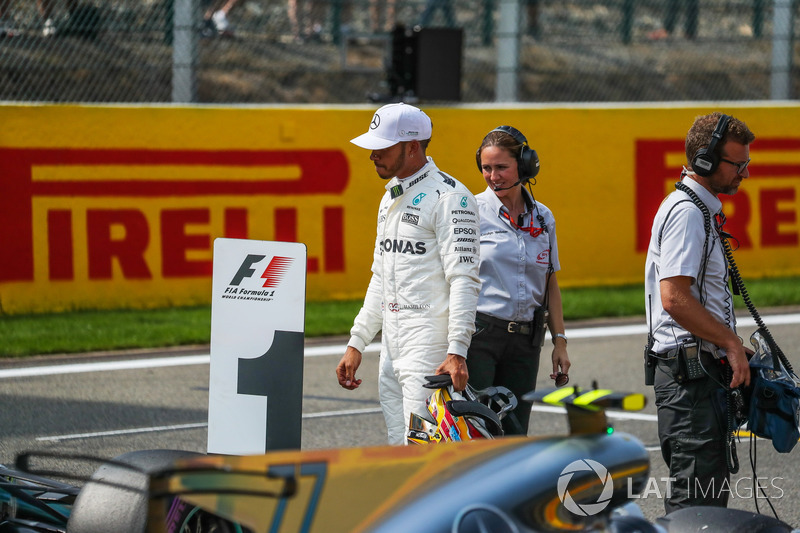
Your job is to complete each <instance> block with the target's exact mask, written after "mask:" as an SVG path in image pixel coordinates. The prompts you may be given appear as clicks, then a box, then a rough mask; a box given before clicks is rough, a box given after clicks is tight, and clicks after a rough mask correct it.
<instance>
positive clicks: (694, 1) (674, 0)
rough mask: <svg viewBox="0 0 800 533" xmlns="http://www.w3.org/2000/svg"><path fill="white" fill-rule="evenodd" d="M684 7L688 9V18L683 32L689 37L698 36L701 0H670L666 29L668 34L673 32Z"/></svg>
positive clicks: (668, 2)
mask: <svg viewBox="0 0 800 533" xmlns="http://www.w3.org/2000/svg"><path fill="white" fill-rule="evenodd" d="M684 8H685V9H686V20H685V21H684V23H683V33H684V35H685V36H686V38H687V39H694V38H695V37H697V20H698V17H699V15H700V2H699V0H668V1H667V14H666V16H665V17H664V29H665V30H666V32H667V34H669V35H672V34H673V32H674V31H675V24H676V23H677V22H678V15H679V14H680V11H681V10H682V9H684Z"/></svg>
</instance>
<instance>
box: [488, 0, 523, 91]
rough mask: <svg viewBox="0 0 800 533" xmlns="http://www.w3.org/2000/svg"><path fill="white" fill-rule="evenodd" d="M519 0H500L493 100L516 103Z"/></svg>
mask: <svg viewBox="0 0 800 533" xmlns="http://www.w3.org/2000/svg"><path fill="white" fill-rule="evenodd" d="M520 2H521V0H500V22H499V24H498V26H497V88H496V90H495V94H496V96H495V100H496V101H498V102H516V101H517V99H518V96H517V90H518V84H519V80H518V78H519V38H520V36H519V28H520V20H522V17H521V15H522V12H521V9H520Z"/></svg>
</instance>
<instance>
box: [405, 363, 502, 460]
mask: <svg viewBox="0 0 800 533" xmlns="http://www.w3.org/2000/svg"><path fill="white" fill-rule="evenodd" d="M426 379H427V380H428V383H426V384H425V387H427V388H430V389H434V390H433V393H432V394H431V395H430V396H429V397H428V399H427V400H426V411H425V412H424V413H411V416H410V417H409V427H408V433H407V435H406V437H407V440H408V442H409V443H414V444H430V443H440V442H459V441H467V440H473V439H493V438H495V437H499V436H502V435H503V427H502V424H501V422H500V420H501V418H502V417H503V416H505V414H506V413H507V412H509V411H510V410H513V409H514V408H515V407H516V406H517V399H516V397H515V396H514V394H513V393H512V392H511V391H509V390H508V389H506V388H505V387H489V389H484V390H482V391H476V390H475V389H473V388H472V387H471V386H470V385H467V388H466V390H465V391H464V393H463V394H461V393H458V392H456V391H455V390H453V384H452V381H451V379H450V376H449V375H447V374H443V375H438V376H427V377H426Z"/></svg>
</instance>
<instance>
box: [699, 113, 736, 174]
mask: <svg viewBox="0 0 800 533" xmlns="http://www.w3.org/2000/svg"><path fill="white" fill-rule="evenodd" d="M730 120H731V117H730V115H720V117H719V120H718V121H717V126H716V127H715V128H714V133H712V134H711V141H709V143H708V146H706V147H705V148H700V149H699V150H698V151H697V152H695V154H694V157H693V158H692V170H693V171H694V173H695V174H697V175H698V176H702V177H704V178H706V177H708V176H710V175H711V174H713V173H714V171H715V170H717V167H718V166H719V162H720V156H719V154H717V153H716V149H717V145H718V144H719V143H720V141H722V138H723V137H724V136H725V130H726V129H727V128H728V123H729V122H730Z"/></svg>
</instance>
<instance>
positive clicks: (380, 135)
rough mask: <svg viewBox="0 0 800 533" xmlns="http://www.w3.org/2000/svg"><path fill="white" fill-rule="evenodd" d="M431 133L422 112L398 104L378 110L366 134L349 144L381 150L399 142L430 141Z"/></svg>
mask: <svg viewBox="0 0 800 533" xmlns="http://www.w3.org/2000/svg"><path fill="white" fill-rule="evenodd" d="M432 131H433V125H432V124H431V119H430V118H428V115H426V114H425V112H424V111H422V110H421V109H418V108H416V107H414V106H412V105H408V104H404V103H402V102H400V103H397V104H387V105H385V106H383V107H382V108H380V109H378V110H377V111H376V112H375V115H374V116H373V117H372V122H370V123H369V130H368V131H367V133H364V134H362V135H359V136H358V137H356V138H355V139H351V140H350V142H351V143H353V144H355V145H356V146H360V147H361V148H366V149H368V150H383V149H384V148H389V147H390V146H394V145H395V144H397V143H399V142H405V141H413V140H417V141H423V140H425V139H430V138H431V133H432Z"/></svg>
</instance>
